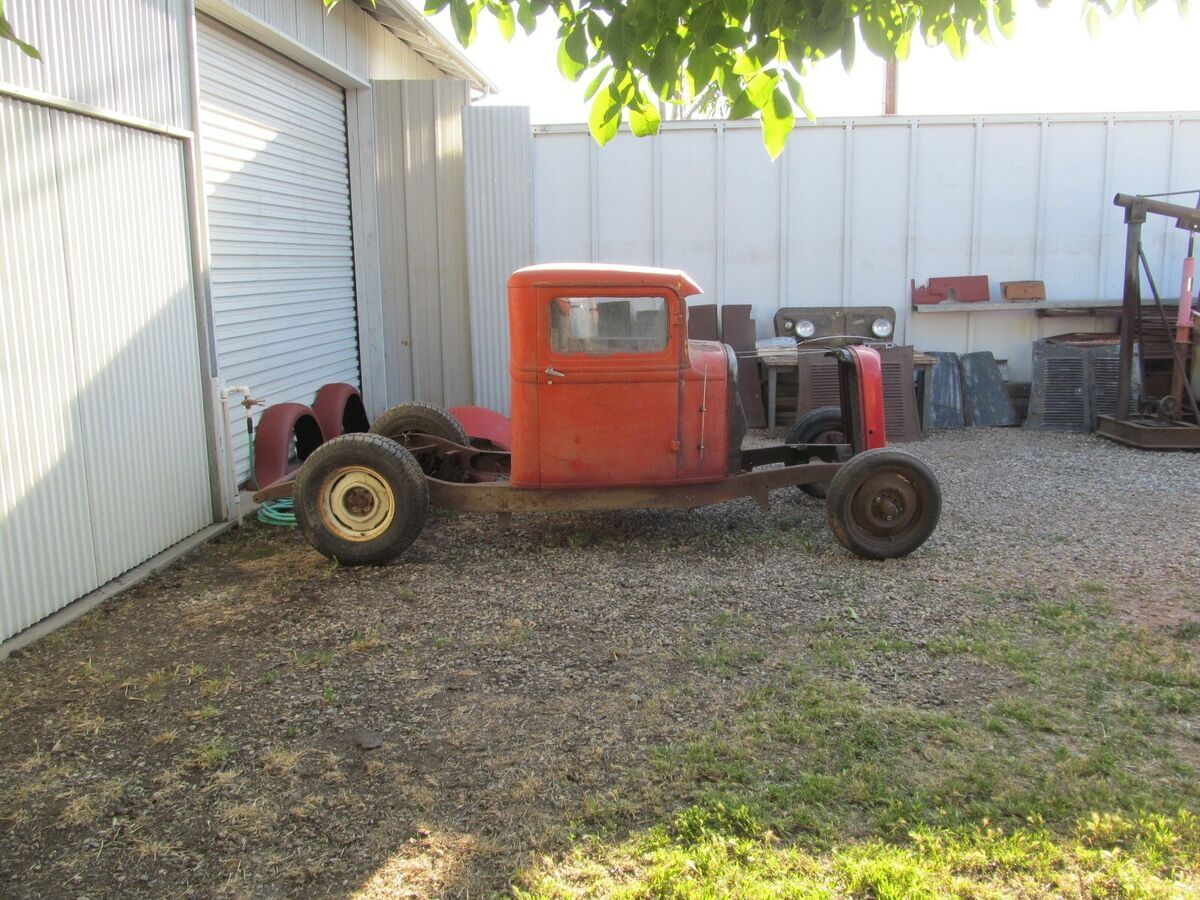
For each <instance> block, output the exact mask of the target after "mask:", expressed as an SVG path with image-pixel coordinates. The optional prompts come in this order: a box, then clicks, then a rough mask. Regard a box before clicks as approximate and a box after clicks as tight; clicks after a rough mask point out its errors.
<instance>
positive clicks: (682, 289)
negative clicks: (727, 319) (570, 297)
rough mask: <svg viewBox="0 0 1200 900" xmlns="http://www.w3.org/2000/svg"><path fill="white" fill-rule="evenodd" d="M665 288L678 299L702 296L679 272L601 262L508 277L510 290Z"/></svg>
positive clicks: (551, 266) (531, 268)
mask: <svg viewBox="0 0 1200 900" xmlns="http://www.w3.org/2000/svg"><path fill="white" fill-rule="evenodd" d="M606 285H612V286H614V287H642V286H646V287H668V288H670V289H671V290H673V291H674V292H675V293H676V294H678V295H679V296H680V297H690V296H692V295H693V294H702V293H704V292H703V291H702V290H701V289H700V285H698V284H696V282H694V281H692V279H691V278H690V277H689V276H688V274H687V273H686V272H683V271H681V270H679V269H659V268H655V267H654V266H610V265H604V264H601V263H549V264H544V265H538V266H526V267H525V268H523V269H517V271H515V272H513V273H512V275H510V276H509V278H508V286H509V287H510V288H514V287H604V286H606Z"/></svg>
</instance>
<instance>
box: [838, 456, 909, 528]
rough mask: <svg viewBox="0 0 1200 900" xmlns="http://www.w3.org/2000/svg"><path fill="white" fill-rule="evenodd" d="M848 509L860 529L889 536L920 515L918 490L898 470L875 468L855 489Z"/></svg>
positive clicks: (906, 526) (852, 519) (907, 526)
mask: <svg viewBox="0 0 1200 900" xmlns="http://www.w3.org/2000/svg"><path fill="white" fill-rule="evenodd" d="M851 512H852V516H851V521H852V522H853V523H854V525H855V527H856V528H857V529H858V530H859V531H860V532H861V533H863V534H865V535H869V536H871V537H874V538H892V537H895V536H897V535H899V534H903V533H904V531H905V530H906V529H908V528H909V527H910V526H911V525H912V524H913V522H915V521H916V520H917V519H918V518H919V517H920V514H921V495H920V491H919V490H918V488H917V486H916V485H915V484H914V483H913V482H912V481H910V480H909V479H908V478H906V477H905V476H904V475H903V474H902V473H901V472H898V471H890V470H889V471H883V472H877V473H875V474H874V475H872V476H871V477H870V478H868V479H867V480H866V481H864V482H863V484H862V486H861V487H860V488H859V489H858V491H857V492H855V494H854V499H853V500H852V501H851Z"/></svg>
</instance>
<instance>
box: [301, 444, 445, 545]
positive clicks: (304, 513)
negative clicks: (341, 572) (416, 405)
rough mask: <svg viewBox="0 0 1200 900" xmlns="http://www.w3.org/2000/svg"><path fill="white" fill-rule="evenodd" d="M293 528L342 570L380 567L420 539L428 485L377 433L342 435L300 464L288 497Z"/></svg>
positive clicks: (396, 447) (403, 452)
mask: <svg viewBox="0 0 1200 900" xmlns="http://www.w3.org/2000/svg"><path fill="white" fill-rule="evenodd" d="M293 498H294V500H295V508H296V524H297V525H299V526H300V531H301V533H302V534H303V535H304V537H305V538H306V539H307V540H308V542H309V543H310V544H311V545H312V546H313V547H314V548H315V549H316V550H317V551H318V552H320V553H323V554H324V555H325V556H328V557H330V558H331V559H336V560H337V561H338V562H340V563H343V564H345V565H352V566H354V565H376V564H379V563H385V562H388V561H390V560H392V559H394V558H395V557H396V556H398V555H399V554H400V553H401V552H402V551H404V550H405V549H406V548H407V547H408V546H409V545H410V544H411V543H412V542H413V541H415V540H416V539H417V536H418V535H420V533H421V529H422V528H423V527H424V526H425V518H426V516H427V515H428V514H429V485H428V484H427V483H426V481H425V473H424V472H422V471H421V466H420V465H419V464H418V463H417V461H416V460H415V459H414V458H413V456H412V454H411V453H409V452H408V451H407V450H405V449H404V448H403V447H401V446H400V445H399V444H398V443H396V442H395V441H392V440H389V439H387V438H385V437H383V436H382V435H377V434H347V435H344V436H342V437H338V438H334V439H333V440H332V441H327V442H326V443H324V444H322V445H321V446H320V447H318V448H317V449H316V450H314V451H313V453H312V455H311V456H309V458H308V459H307V460H305V462H304V465H303V466H301V467H300V472H299V473H298V474H297V476H296V485H295V488H294V490H293Z"/></svg>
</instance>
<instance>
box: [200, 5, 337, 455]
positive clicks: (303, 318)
mask: <svg viewBox="0 0 1200 900" xmlns="http://www.w3.org/2000/svg"><path fill="white" fill-rule="evenodd" d="M198 31H199V34H198V51H199V59H200V121H201V135H200V146H201V152H202V156H203V165H204V185H205V198H206V206H207V212H208V226H209V242H210V252H211V258H212V269H211V272H212V276H211V277H212V295H213V314H214V319H215V322H216V338H217V355H218V360H219V363H220V369H221V374H222V380H223V381H224V383H225V384H226V385H248V386H249V387H250V388H251V390H252V391H253V393H254V395H255V397H257V398H259V399H262V400H265V401H267V403H269V404H271V403H283V402H296V403H312V400H313V396H314V395H315V394H316V391H317V389H318V388H319V387H320V386H321V385H323V384H326V383H328V382H335V381H345V382H350V383H352V384H354V385H358V384H359V368H358V329H357V312H356V305H355V286H354V247H353V240H352V237H351V221H350V186H349V184H350V183H349V166H348V160H347V148H346V109H345V95H344V93H343V91H342V89H341V88H339V87H337V86H336V85H334V84H332V83H330V82H328V81H325V80H324V79H322V78H320V77H319V76H317V75H314V74H313V73H311V72H308V71H305V70H304V69H301V68H300V67H299V66H296V65H295V64H293V63H291V62H289V61H287V60H285V59H283V58H282V57H279V56H277V55H276V54H274V53H272V52H271V51H268V50H266V49H265V48H260V47H258V46H257V45H255V44H252V43H251V42H249V41H246V40H244V39H242V38H240V37H238V36H236V35H235V34H233V33H232V32H230V31H228V30H226V29H225V28H223V27H222V26H219V25H215V24H212V23H210V22H209V21H208V20H202V21H201V22H200V27H199V29H198ZM236 416H237V417H238V418H239V422H240V416H241V411H240V410H238V411H237V413H236ZM237 424H238V423H237V422H235V425H237ZM234 435H235V437H234V453H235V461H236V467H237V473H238V477H239V479H240V478H244V477H245V476H246V475H247V474H248V473H249V465H248V463H249V446H248V444H247V441H246V437H245V431H244V429H242V428H240V427H236V428H235V429H234Z"/></svg>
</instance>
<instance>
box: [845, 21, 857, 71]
mask: <svg viewBox="0 0 1200 900" xmlns="http://www.w3.org/2000/svg"><path fill="white" fill-rule="evenodd" d="M856 43H857V41H856V39H855V36H854V20H853V19H847V20H846V24H845V26H844V27H843V29H842V68H843V69H845V70H846V72H849V71H850V70H851V69H853V68H854V50H855V44H856Z"/></svg>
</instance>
